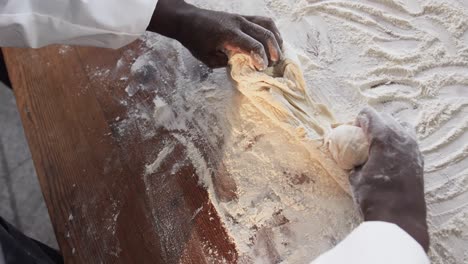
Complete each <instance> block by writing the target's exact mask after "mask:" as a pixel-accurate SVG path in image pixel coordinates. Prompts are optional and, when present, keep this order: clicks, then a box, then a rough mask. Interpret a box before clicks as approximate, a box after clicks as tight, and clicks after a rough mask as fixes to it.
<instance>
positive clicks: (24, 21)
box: [0, 0, 157, 48]
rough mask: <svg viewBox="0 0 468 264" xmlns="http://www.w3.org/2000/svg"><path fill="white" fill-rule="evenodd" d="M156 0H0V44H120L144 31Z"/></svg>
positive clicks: (18, 45) (111, 46)
mask: <svg viewBox="0 0 468 264" xmlns="http://www.w3.org/2000/svg"><path fill="white" fill-rule="evenodd" d="M156 4H157V0H132V1H129V0H0V47H12V46H14V47H32V48H38V47H42V46H45V45H49V44H70V45H84V46H97V47H107V48H120V47H122V46H125V45H127V44H129V43H130V42H132V41H134V40H135V39H137V38H138V37H139V36H141V35H142V34H144V32H145V30H146V28H147V27H148V24H149V22H150V20H151V17H152V15H153V12H154V10H155V8H156Z"/></svg>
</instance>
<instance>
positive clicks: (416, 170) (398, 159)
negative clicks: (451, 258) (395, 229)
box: [350, 108, 429, 251]
mask: <svg viewBox="0 0 468 264" xmlns="http://www.w3.org/2000/svg"><path fill="white" fill-rule="evenodd" d="M356 125H358V126H360V127H361V128H362V129H363V130H364V133H365V134H366V136H367V139H368V140H369V143H370V150H369V160H368V161H367V163H365V164H364V165H363V166H362V167H360V168H356V169H355V170H354V171H353V172H352V173H351V175H350V183H351V186H352V188H353V194H354V198H355V200H356V202H357V203H358V205H359V207H360V209H361V212H362V214H363V216H364V220H365V221H385V222H390V223H394V224H397V225H398V226H400V227H401V228H402V229H403V230H405V231H406V232H407V233H408V234H410V235H411V236H412V237H413V238H414V239H416V241H418V242H419V243H420V244H421V245H422V247H423V248H424V249H425V250H426V251H427V250H428V247H429V235H428V231H427V230H428V229H427V222H426V201H425V199H424V177H423V171H424V160H423V157H422V155H421V152H420V151H419V147H418V143H417V141H416V136H415V133H414V131H412V130H411V129H410V128H409V126H406V125H401V124H399V123H398V122H397V121H396V120H395V119H393V118H392V117H391V116H389V115H386V114H382V115H380V114H378V113H377V112H376V111H375V110H374V109H372V108H365V109H364V110H362V111H361V113H360V114H359V115H358V117H357V119H356Z"/></svg>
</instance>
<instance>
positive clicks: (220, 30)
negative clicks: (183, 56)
mask: <svg viewBox="0 0 468 264" xmlns="http://www.w3.org/2000/svg"><path fill="white" fill-rule="evenodd" d="M148 30H149V31H153V32H156V33H159V34H162V35H164V36H167V37H170V38H173V39H176V40H178V41H179V42H180V43H182V45H184V46H185V47H186V48H187V49H188V50H190V52H191V53H192V54H193V56H195V57H196V58H197V59H199V60H200V61H202V62H203V63H205V64H206V65H208V66H209V67H211V68H219V67H224V66H227V63H228V57H229V56H231V55H233V54H236V53H245V54H249V55H250V56H251V57H252V59H253V63H254V66H255V67H256V68H257V69H258V70H264V69H265V68H266V67H267V66H269V65H270V66H271V65H273V64H276V63H277V62H279V61H280V60H281V57H282V53H281V47H282V44H283V40H282V39H281V35H280V33H279V31H278V29H277V28H276V26H275V23H274V22H273V20H271V19H269V18H266V17H257V16H241V15H236V14H230V13H225V12H218V11H211V10H206V9H201V8H198V7H195V6H193V5H190V4H187V3H185V1H182V0H160V1H159V2H158V5H157V7H156V11H155V13H154V15H153V18H152V20H151V22H150V25H149V27H148Z"/></svg>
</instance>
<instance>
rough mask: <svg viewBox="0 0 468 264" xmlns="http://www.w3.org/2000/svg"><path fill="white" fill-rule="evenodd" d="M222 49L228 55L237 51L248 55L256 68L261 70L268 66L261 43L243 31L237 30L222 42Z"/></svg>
mask: <svg viewBox="0 0 468 264" xmlns="http://www.w3.org/2000/svg"><path fill="white" fill-rule="evenodd" d="M222 50H223V51H224V53H225V54H226V55H228V56H229V57H231V56H233V55H234V54H238V53H244V54H247V55H249V56H250V57H251V58H252V62H253V64H254V66H255V68H257V70H260V71H263V70H265V69H266V68H267V66H268V57H267V55H266V52H265V49H264V47H263V45H262V43H260V42H259V41H257V40H255V39H254V38H252V37H250V36H249V35H247V34H245V33H244V32H241V31H239V32H237V36H235V37H234V38H233V39H231V40H228V41H226V42H224V43H223V45H222Z"/></svg>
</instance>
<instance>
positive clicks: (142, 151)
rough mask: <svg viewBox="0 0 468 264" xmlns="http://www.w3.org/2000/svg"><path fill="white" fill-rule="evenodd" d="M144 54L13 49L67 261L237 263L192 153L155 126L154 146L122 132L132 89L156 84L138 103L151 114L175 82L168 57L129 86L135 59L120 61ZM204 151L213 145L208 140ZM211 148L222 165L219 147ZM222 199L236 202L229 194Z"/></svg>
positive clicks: (23, 107) (27, 125) (16, 82)
mask: <svg viewBox="0 0 468 264" xmlns="http://www.w3.org/2000/svg"><path fill="white" fill-rule="evenodd" d="M143 46H144V43H142V42H136V43H134V44H132V45H131V46H129V47H126V48H124V49H121V50H117V51H111V50H103V49H96V48H75V47H68V48H64V47H59V46H51V47H46V48H43V49H39V50H33V49H13V48H8V49H5V50H4V53H5V60H6V63H7V66H8V70H9V74H10V78H11V81H12V84H13V87H14V92H15V96H16V99H17V104H18V108H19V111H20V114H21V117H22V121H23V125H24V129H25V132H26V136H27V139H28V142H29V146H30V149H31V152H32V155H33V159H34V164H35V167H36V170H37V174H38V177H39V181H40V184H41V188H42V191H43V193H44V198H45V200H46V203H47V207H48V210H49V214H50V216H51V220H52V223H53V225H54V229H55V232H56V236H57V240H58V242H59V245H60V248H61V251H62V253H63V255H64V257H65V259H66V262H67V263H208V262H212V261H213V259H212V258H210V256H208V255H209V252H208V251H209V249H208V248H207V246H209V248H211V249H213V248H215V249H216V250H217V254H218V255H219V258H220V259H225V260H227V261H229V262H234V261H235V260H236V259H237V253H236V250H235V246H234V244H233V243H232V242H230V238H229V237H228V235H227V233H226V231H225V230H224V228H223V227H222V223H221V221H220V219H219V217H218V216H217V215H216V212H215V210H214V207H213V205H212V203H211V201H210V200H209V197H208V194H207V192H206V190H205V189H204V188H203V187H201V186H200V185H199V184H198V180H199V178H198V175H197V173H196V169H195V167H194V165H193V164H192V163H191V162H190V159H189V158H188V157H187V150H186V149H185V147H184V145H182V144H180V142H179V141H178V140H177V139H176V138H174V136H173V135H171V134H170V133H168V132H167V131H165V130H164V129H163V128H156V127H155V134H154V136H153V137H151V138H149V139H148V138H142V137H139V136H135V135H134V134H132V133H129V134H125V133H124V134H122V133H121V131H120V130H119V126H118V122H117V121H116V120H119V118H121V117H124V116H125V115H126V114H127V110H128V105H127V106H126V105H123V104H122V103H121V99H122V98H123V97H125V96H127V95H126V93H125V87H126V86H127V85H128V84H129V83H133V84H138V83H150V84H151V87H153V88H154V90H153V91H140V92H139V93H138V94H136V95H135V96H133V97H132V99H131V101H130V104H132V105H133V106H134V105H135V104H140V105H141V106H142V107H146V108H147V109H151V107H152V97H153V92H154V91H157V93H158V95H160V96H164V95H165V94H168V93H170V92H171V89H172V87H173V86H171V82H175V79H174V77H172V79H171V76H173V75H171V74H172V73H173V69H171V68H170V67H168V65H167V64H168V60H167V54H163V53H157V52H155V54H153V56H155V57H156V58H158V60H156V61H157V66H158V67H156V68H157V69H158V70H157V71H154V72H151V74H149V75H144V76H143V75H136V76H135V77H133V78H132V77H131V78H130V79H128V80H127V79H124V80H122V79H121V77H122V76H129V71H130V67H129V64H128V62H129V61H125V62H126V63H124V64H123V66H121V65H120V66H118V62H119V60H122V59H123V60H126V59H128V60H130V59H131V58H134V56H133V55H135V53H138V52H142V50H144V49H145V48H144V47H143ZM142 48H143V49H142ZM116 65H117V66H118V67H117V66H116ZM98 69H111V70H110V71H107V70H106V71H103V72H99V70H98ZM96 72H98V74H96ZM163 77H164V80H165V81H164V82H163V81H161V80H162V79H163ZM167 80H169V82H168V81H167ZM172 84H173V83H172ZM127 125H128V126H130V127H132V126H134V127H135V129H138V126H139V125H140V124H138V123H137V122H135V123H134V124H127ZM194 144H200V145H203V144H204V142H203V138H201V139H199V141H198V142H194ZM168 145H171V146H173V150H172V152H171V153H170V155H169V156H168V157H167V158H166V159H164V162H162V163H161V166H160V167H159V169H158V170H157V171H156V172H155V173H153V174H150V175H145V173H144V171H143V170H144V167H145V166H144V165H145V163H146V162H147V161H148V160H150V159H149V158H156V157H157V155H158V153H159V152H160V151H161V150H162V149H164V148H165V147H167V146H168ZM201 149H203V150H204V153H203V155H206V156H210V157H216V150H215V149H213V148H201ZM181 160H185V161H184V162H180V161H181ZM211 160H213V162H212V163H211V165H212V166H214V167H215V168H212V169H213V171H215V172H216V174H218V175H214V178H216V179H219V178H222V177H223V174H224V173H225V172H224V170H223V169H222V168H223V166H222V163H220V161H217V160H216V159H215V158H213V159H211ZM176 163H178V164H183V166H179V167H174V165H175V164H176ZM218 176H219V177H218ZM219 193H220V194H222V195H225V196H226V195H227V196H231V198H232V195H233V194H232V192H231V193H230V192H229V190H228V191H225V190H223V189H222V188H220V191H219ZM227 199H229V197H228V198H227Z"/></svg>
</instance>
